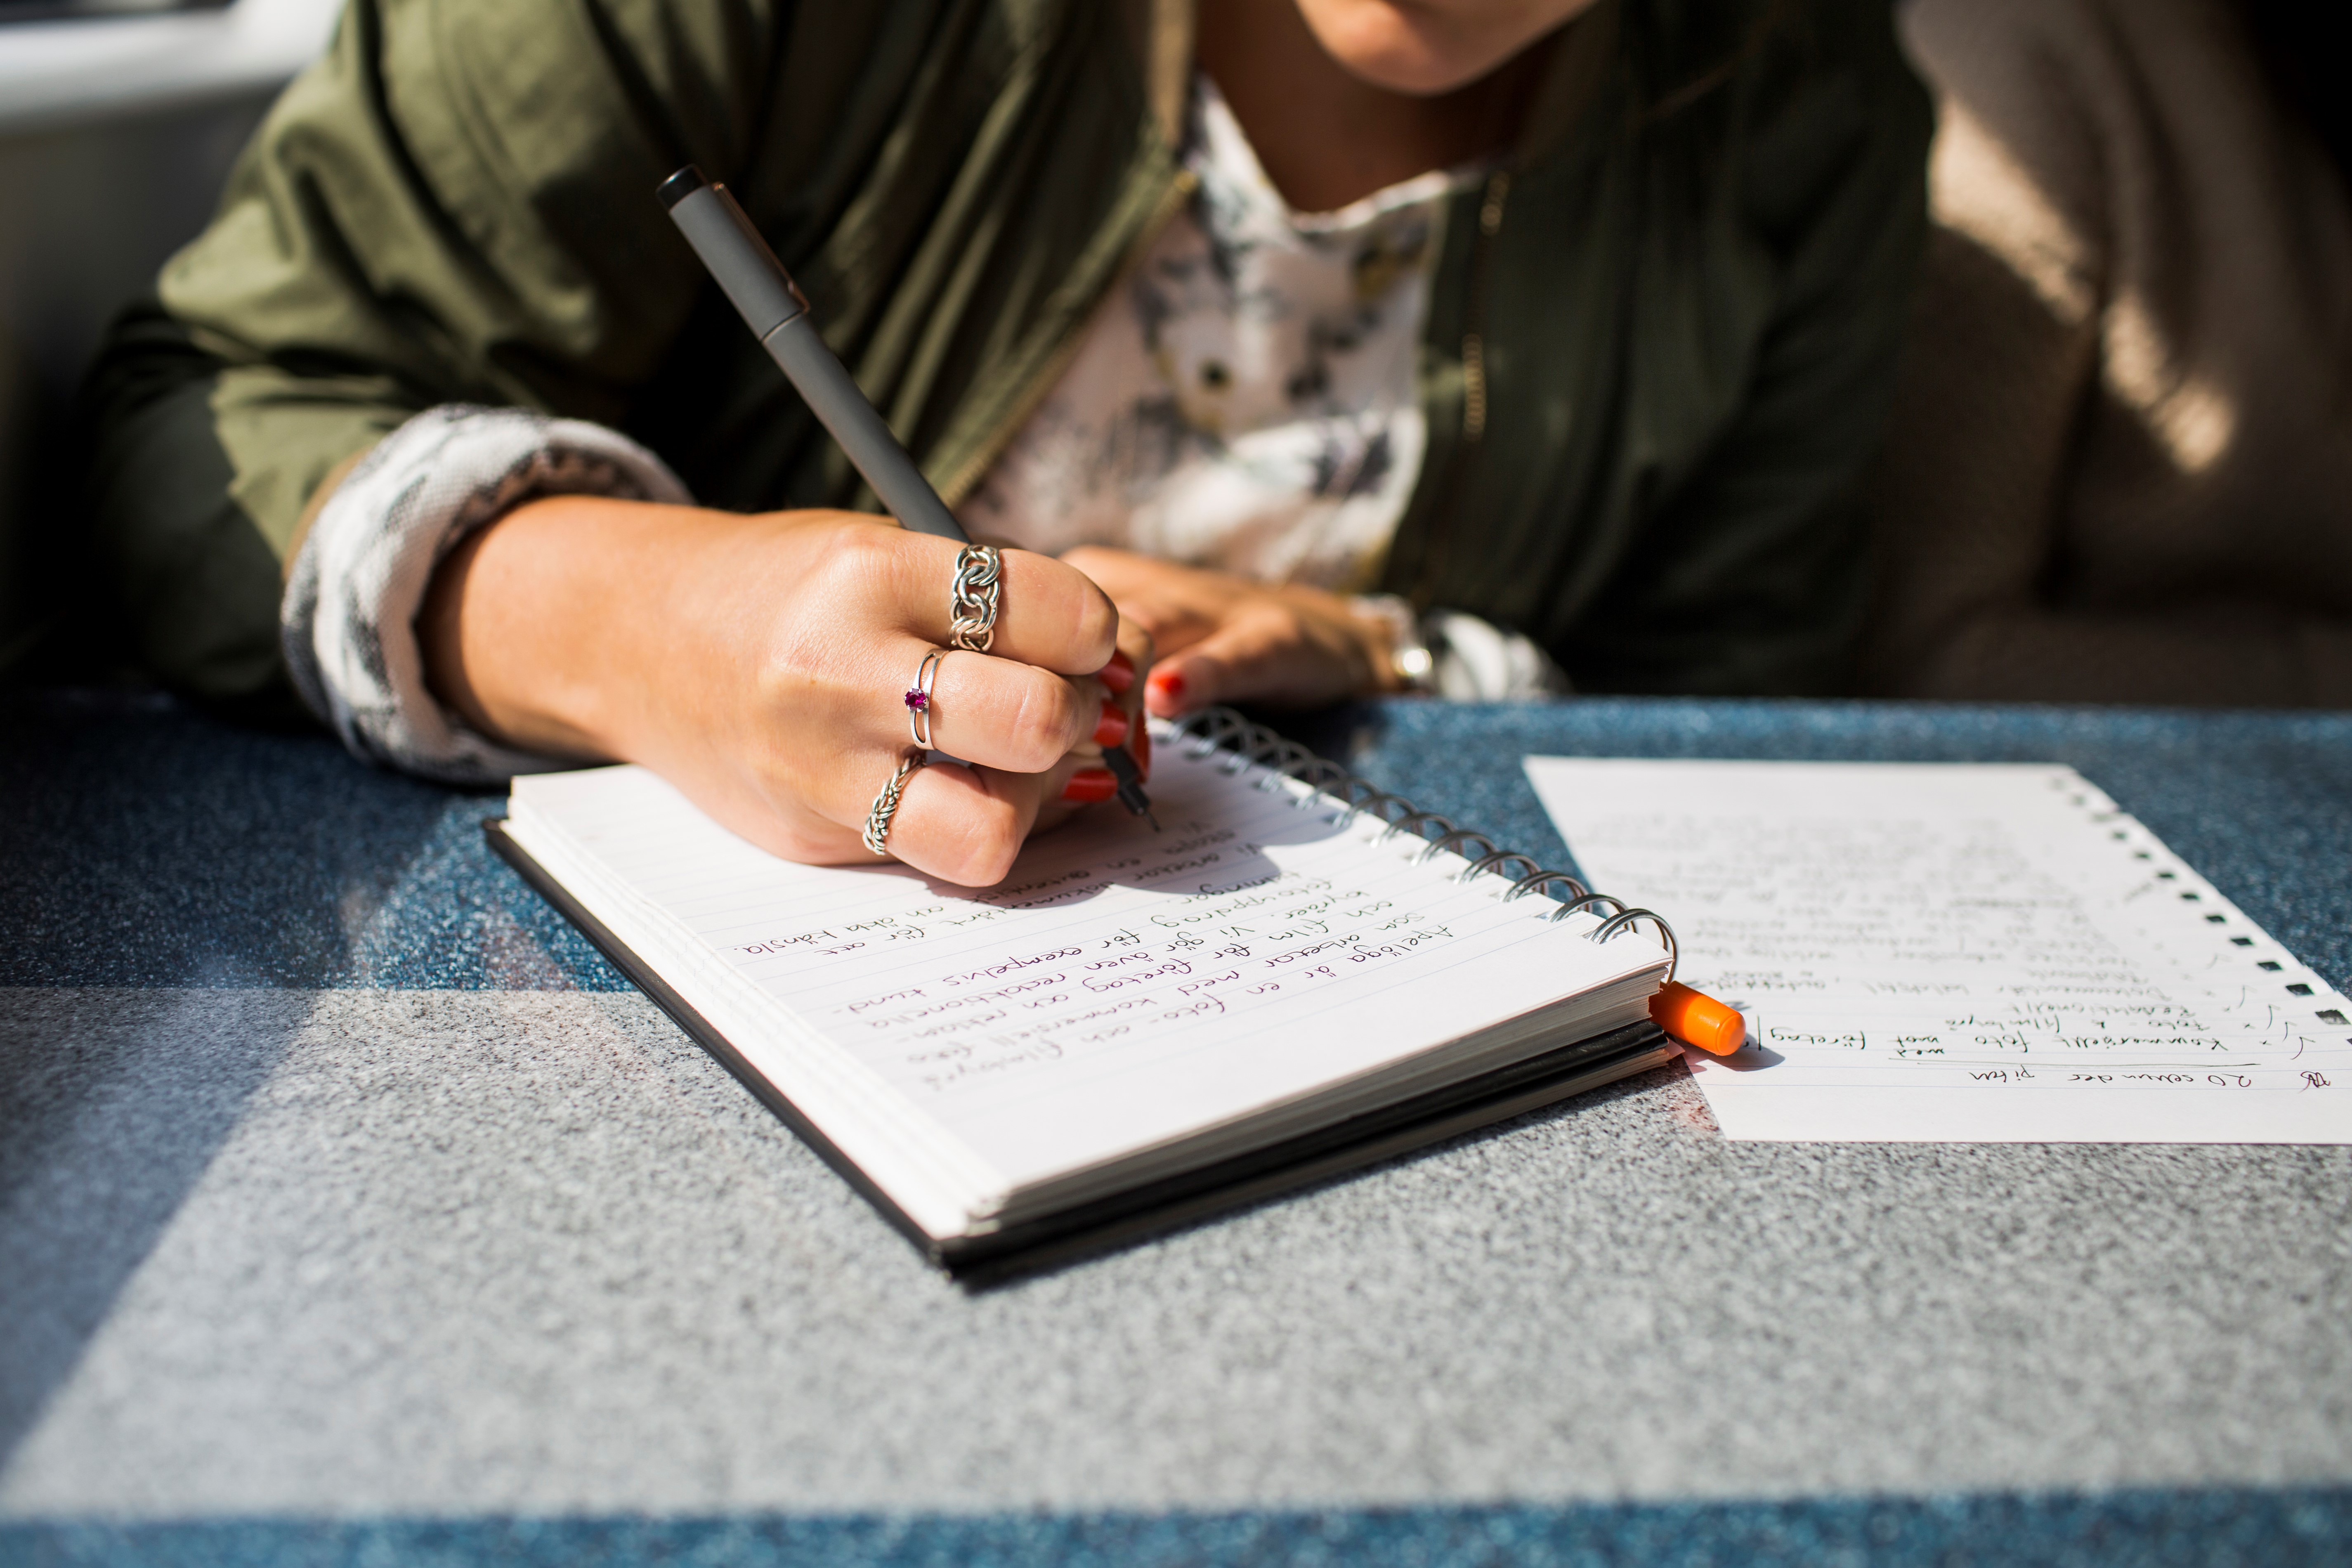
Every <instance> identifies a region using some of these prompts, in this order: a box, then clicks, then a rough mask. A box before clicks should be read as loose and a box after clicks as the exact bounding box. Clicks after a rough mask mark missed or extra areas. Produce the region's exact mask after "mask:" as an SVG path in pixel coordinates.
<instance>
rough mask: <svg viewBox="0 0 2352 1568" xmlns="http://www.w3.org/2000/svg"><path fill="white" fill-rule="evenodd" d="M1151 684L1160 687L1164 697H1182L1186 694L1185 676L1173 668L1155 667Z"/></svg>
mask: <svg viewBox="0 0 2352 1568" xmlns="http://www.w3.org/2000/svg"><path fill="white" fill-rule="evenodd" d="M1151 684H1152V685H1154V686H1156V687H1158V688H1160V695H1161V696H1162V697H1168V698H1175V699H1181V698H1182V696H1183V695H1184V678H1183V677H1182V676H1181V675H1179V674H1177V673H1176V672H1175V671H1174V670H1172V669H1155V670H1153V671H1152V672H1151Z"/></svg>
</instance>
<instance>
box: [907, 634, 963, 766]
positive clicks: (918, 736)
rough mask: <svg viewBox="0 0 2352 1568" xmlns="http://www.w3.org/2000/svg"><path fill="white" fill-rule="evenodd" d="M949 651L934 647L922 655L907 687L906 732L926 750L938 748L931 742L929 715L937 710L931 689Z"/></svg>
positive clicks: (937, 682)
mask: <svg viewBox="0 0 2352 1568" xmlns="http://www.w3.org/2000/svg"><path fill="white" fill-rule="evenodd" d="M951 651H953V650H952V649H949V648H943V647H935V648H933V649H931V650H930V651H929V653H927V654H925V655H923V662H922V663H921V664H920V665H919V666H917V667H916V669H915V683H914V684H913V685H912V686H909V687H908V688H907V698H906V701H907V733H908V735H910V736H912V737H913V738H914V742H915V744H917V745H918V746H920V747H921V748H922V749H923V750H925V751H927V752H934V751H937V750H938V749H939V748H938V747H936V746H934V745H933V744H931V715H932V714H933V713H935V712H936V711H938V705H937V700H936V699H934V698H933V697H932V695H931V689H932V688H933V687H935V686H937V685H938V684H939V680H940V660H942V659H944V658H947V656H948V655H949V654H950V652H951Z"/></svg>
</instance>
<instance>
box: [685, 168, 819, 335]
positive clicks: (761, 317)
mask: <svg viewBox="0 0 2352 1568" xmlns="http://www.w3.org/2000/svg"><path fill="white" fill-rule="evenodd" d="M726 189H727V187H726V186H724V185H714V184H711V183H710V182H709V181H708V180H706V179H704V178H703V177H702V171H701V170H700V169H698V168H696V167H695V166H694V165H693V164H691V163H688V165H687V166H686V167H685V168H683V169H680V170H679V171H678V172H677V174H672V175H671V176H670V177H669V178H668V179H667V180H664V181H663V182H662V185H661V199H662V203H663V205H666V206H667V207H668V208H669V217H670V221H671V222H672V223H674V224H676V225H677V231H678V232H679V233H680V234H682V235H684V236H686V242H687V244H688V245H690V246H692V247H694V253H695V254H696V255H697V256H698V257H700V258H702V264H703V266H705V267H707V268H709V269H710V275H711V277H713V278H715V279H718V280H719V288H720V289H723V290H724V291H725V292H726V295H727V298H728V300H730V302H732V303H733V305H734V307H735V309H736V310H739V311H740V312H741V313H742V316H743V320H744V322H745V323H746V324H747V325H749V326H750V327H751V331H752V335H753V336H755V337H761V338H764V337H766V336H767V335H768V334H769V333H770V332H772V331H775V330H776V329H777V328H778V327H781V326H782V325H783V324H784V323H785V322H786V321H791V320H792V319H793V317H794V316H803V315H806V314H807V313H808V301H807V300H804V299H803V298H802V297H801V291H800V289H798V288H797V287H796V286H794V284H793V280H792V277H791V275H790V274H789V273H787V272H785V270H784V268H783V264H782V262H780V261H778V260H777V259H776V257H775V253H774V252H773V251H772V250H770V249H769V248H768V242H767V241H766V240H764V239H762V238H761V237H760V231H759V230H758V229H756V228H753V227H752V226H751V219H750V218H748V217H745V216H743V209H742V208H741V207H740V206H737V205H735V203H734V201H733V200H732V199H730V197H728V196H727V195H725V192H726Z"/></svg>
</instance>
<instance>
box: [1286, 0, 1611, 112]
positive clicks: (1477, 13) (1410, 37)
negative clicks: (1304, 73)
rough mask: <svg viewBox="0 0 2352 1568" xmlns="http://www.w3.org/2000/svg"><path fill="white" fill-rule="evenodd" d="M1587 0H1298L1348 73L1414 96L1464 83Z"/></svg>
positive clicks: (1321, 39) (1493, 66)
mask: <svg viewBox="0 0 2352 1568" xmlns="http://www.w3.org/2000/svg"><path fill="white" fill-rule="evenodd" d="M1591 3H1592V0H1298V9H1299V10H1300V12H1301V13H1302V14H1304V15H1305V16H1306V18H1307V26H1309V27H1310V28H1312V29H1313V30H1314V33H1315V37H1316V39H1317V41H1318V42H1319V43H1321V44H1322V46H1323V47H1324V49H1325V50H1326V51H1327V52H1328V53H1329V54H1330V56H1331V58H1333V59H1336V60H1338V61H1339V64H1340V65H1341V66H1343V67H1345V68H1347V71H1348V73H1349V75H1350V76H1353V77H1355V78H1357V79H1359V80H1362V81H1367V82H1370V83H1371V84H1372V85H1373V86H1374V87H1381V88H1386V89H1388V90H1389V91H1391V92H1401V93H1407V94H1410V95H1412V96H1413V97H1416V98H1433V97H1435V96H1436V95H1438V94H1439V93H1444V92H1452V91H1453V90H1454V89H1456V88H1460V87H1467V86H1468V85H1469V84H1470V83H1472V82H1474V81H1476V80H1477V79H1480V78H1481V77H1484V76H1486V75H1487V74H1488V73H1490V72H1492V71H1494V70H1495V69H1496V68H1499V67H1500V66H1502V65H1503V64H1504V63H1505V62H1506V61H1507V60H1509V59H1510V58H1512V57H1513V56H1514V55H1517V53H1518V52H1519V51H1520V50H1522V49H1524V48H1526V47H1528V45H1530V44H1532V43H1534V42H1535V41H1536V40H1537V39H1538V38H1540V37H1543V36H1544V35H1545V34H1547V33H1549V32H1550V31H1551V30H1552V29H1553V28H1555V27H1557V26H1559V25H1560V24H1561V23H1563V22H1565V21H1567V20H1568V19H1569V18H1570V16H1575V15H1576V14H1577V13H1578V12H1580V11H1582V10H1584V9H1585V8H1586V7H1587V6H1588V5H1591Z"/></svg>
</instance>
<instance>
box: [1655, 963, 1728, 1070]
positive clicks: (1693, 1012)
mask: <svg viewBox="0 0 2352 1568" xmlns="http://www.w3.org/2000/svg"><path fill="white" fill-rule="evenodd" d="M1650 1016H1651V1017H1652V1018H1653V1019H1654V1020H1655V1021H1656V1023H1657V1026H1658V1027H1660V1028H1661V1029H1664V1031H1665V1032H1666V1033H1668V1034H1669V1035H1672V1036H1673V1037H1675V1038H1676V1039H1678V1040H1680V1041H1682V1042H1683V1044H1685V1045H1686V1046H1696V1047H1698V1048H1699V1049H1700V1050H1703V1051H1707V1052H1710V1053H1712V1054H1713V1055H1716V1056H1718V1057H1727V1056H1729V1055H1730V1054H1731V1053H1732V1052H1734V1051H1736V1050H1738V1048H1739V1047H1742V1046H1744V1045H1746V1044H1747V1043H1748V1020H1747V1019H1745V1018H1743V1017H1741V1016H1739V1014H1738V1012H1737V1011H1736V1010H1734V1009H1733V1008H1729V1007H1727V1006H1725V1005H1723V1004H1722V1003H1720V1002H1718V1001H1717V1000H1716V999H1715V998H1714V997H1712V996H1710V995H1708V994H1706V992H1704V991H1694V990H1692V989H1691V988H1690V987H1689V986H1687V985H1685V984H1682V983H1681V982H1680V981H1669V982H1667V983H1666V984H1665V985H1664V987H1663V988H1661V989H1660V990H1659V992H1658V994H1656V995H1655V996H1653V997H1651V998H1650Z"/></svg>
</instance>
